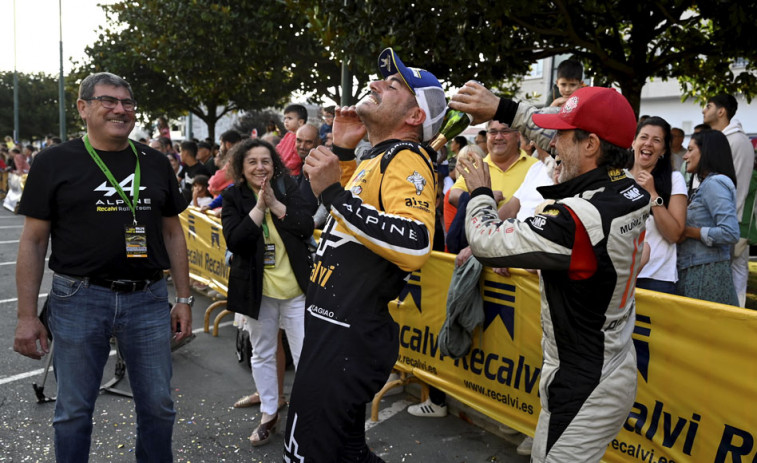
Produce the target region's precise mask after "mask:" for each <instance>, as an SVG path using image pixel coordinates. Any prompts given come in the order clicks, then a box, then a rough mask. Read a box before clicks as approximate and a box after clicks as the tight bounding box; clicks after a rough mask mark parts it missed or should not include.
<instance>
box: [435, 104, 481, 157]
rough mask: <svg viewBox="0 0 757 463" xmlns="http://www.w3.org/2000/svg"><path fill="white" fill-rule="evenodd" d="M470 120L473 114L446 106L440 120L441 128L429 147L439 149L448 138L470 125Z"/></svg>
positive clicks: (458, 133) (471, 120)
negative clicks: (445, 111)
mask: <svg viewBox="0 0 757 463" xmlns="http://www.w3.org/2000/svg"><path fill="white" fill-rule="evenodd" d="M472 122H473V116H471V115H470V114H467V113H464V112H462V111H458V110H456V109H451V108H447V113H446V114H445V115H444V120H443V121H442V128H441V130H439V134H438V135H437V136H436V137H435V138H434V139H433V140H432V141H431V147H432V148H433V149H434V150H435V151H439V149H440V148H441V147H442V146H444V145H445V144H447V142H448V141H449V140H451V139H453V138H455V137H456V136H458V135H460V134H461V133H463V130H465V129H466V128H467V127H468V126H469V125H471V123H472Z"/></svg>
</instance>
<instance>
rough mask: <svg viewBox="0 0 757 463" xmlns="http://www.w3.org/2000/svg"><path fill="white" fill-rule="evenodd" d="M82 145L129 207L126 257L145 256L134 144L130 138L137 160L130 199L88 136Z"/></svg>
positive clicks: (144, 232)
mask: <svg viewBox="0 0 757 463" xmlns="http://www.w3.org/2000/svg"><path fill="white" fill-rule="evenodd" d="M83 140H84V147H85V148H86V149H87V153H89V156H90V157H91V158H92V160H93V161H95V164H97V167H99V168H100V170H101V171H102V173H103V174H105V177H106V178H107V179H108V182H109V183H110V185H111V186H112V187H113V188H114V189H115V190H116V191H117V192H118V195H119V196H121V199H122V200H123V201H124V203H126V205H127V206H129V209H131V216H132V223H131V224H130V225H126V226H125V227H124V238H125V241H126V257H127V258H145V257H147V233H146V228H145V227H144V226H142V225H139V224H138V223H137V203H138V201H139V184H140V180H141V172H142V171H141V169H140V167H139V155H138V154H137V148H136V147H135V146H134V143H132V141H131V140H129V146H130V147H131V150H132V151H133V152H134V157H135V158H136V160H137V165H136V167H135V168H134V182H133V183H132V197H133V199H130V198H129V197H128V196H127V195H126V192H125V191H124V189H123V188H121V185H120V184H119V183H118V182H117V181H116V178H115V177H114V176H113V174H112V173H111V171H110V169H108V166H107V165H105V162H103V160H102V159H101V158H100V156H99V155H98V154H97V152H96V151H95V149H94V148H93V147H92V144H91V143H90V142H89V136H88V135H85V136H84V139H83Z"/></svg>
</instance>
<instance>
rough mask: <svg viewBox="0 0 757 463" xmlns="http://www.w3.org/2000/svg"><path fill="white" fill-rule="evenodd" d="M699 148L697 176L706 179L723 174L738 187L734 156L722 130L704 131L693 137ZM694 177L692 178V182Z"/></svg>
mask: <svg viewBox="0 0 757 463" xmlns="http://www.w3.org/2000/svg"><path fill="white" fill-rule="evenodd" d="M691 141H693V142H694V143H695V144H696V145H697V146H698V147H699V153H700V155H699V165H697V171H696V172H695V174H697V175H698V176H699V178H700V179H704V178H705V177H706V176H708V175H710V174H723V175H725V176H726V177H728V178H730V179H731V180H732V181H733V185H734V186H736V170H735V169H734V168H733V154H732V153H731V145H730V144H729V143H728V138H726V136H725V135H723V132H721V131H720V130H704V131H702V132H699V133H695V134H693V135H692V136H691ZM693 180H694V176H693V175H692V176H691V181H693Z"/></svg>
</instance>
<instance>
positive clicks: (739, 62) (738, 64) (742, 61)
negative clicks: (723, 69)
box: [731, 58, 749, 68]
mask: <svg viewBox="0 0 757 463" xmlns="http://www.w3.org/2000/svg"><path fill="white" fill-rule="evenodd" d="M747 64H749V60H747V59H746V58H736V59H735V60H734V61H733V64H731V67H732V68H745V67H746V65H747Z"/></svg>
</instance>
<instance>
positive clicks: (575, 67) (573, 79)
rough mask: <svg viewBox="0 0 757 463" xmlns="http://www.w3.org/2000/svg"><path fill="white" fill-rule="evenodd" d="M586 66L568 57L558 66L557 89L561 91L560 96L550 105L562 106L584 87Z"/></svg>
mask: <svg viewBox="0 0 757 463" xmlns="http://www.w3.org/2000/svg"><path fill="white" fill-rule="evenodd" d="M583 76H584V67H583V65H582V64H581V63H580V62H578V61H576V60H574V59H566V60H565V61H563V62H562V63H560V64H559V65H558V66H557V89H558V90H559V91H560V98H555V100H554V101H552V104H551V105H550V106H562V105H564V104H565V102H566V101H568V98H570V96H571V95H572V94H573V92H575V91H576V90H578V89H579V88H581V87H583V86H584V85H585V84H584V81H583Z"/></svg>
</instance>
